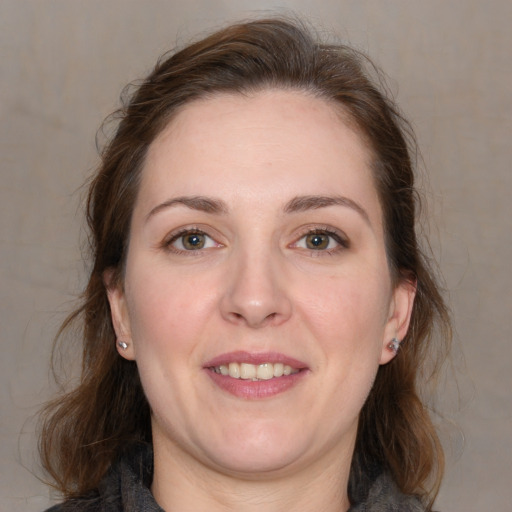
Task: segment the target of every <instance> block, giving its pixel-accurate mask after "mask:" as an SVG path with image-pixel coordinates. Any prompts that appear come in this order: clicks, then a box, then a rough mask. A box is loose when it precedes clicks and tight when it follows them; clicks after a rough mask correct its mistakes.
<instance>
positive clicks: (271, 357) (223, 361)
mask: <svg viewBox="0 0 512 512" xmlns="http://www.w3.org/2000/svg"><path fill="white" fill-rule="evenodd" d="M229 363H249V364H254V365H258V364H264V363H282V364H287V365H289V366H291V367H292V368H295V369H298V370H300V369H304V368H307V365H306V364H305V363H303V362H302V361H299V360H298V359H295V358H293V357H289V356H287V355H285V354H280V353H279V352H245V351H243V350H238V351H235V352H227V353H225V354H220V355H218V356H216V357H214V358H213V359H210V360H209V361H207V362H206V363H205V364H204V367H205V368H212V367H215V366H221V365H228V364H229Z"/></svg>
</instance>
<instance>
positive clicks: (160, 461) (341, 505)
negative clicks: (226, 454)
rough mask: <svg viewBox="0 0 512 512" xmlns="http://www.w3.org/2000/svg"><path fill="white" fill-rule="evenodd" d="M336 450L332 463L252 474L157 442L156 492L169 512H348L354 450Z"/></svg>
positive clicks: (153, 488) (326, 462)
mask: <svg viewBox="0 0 512 512" xmlns="http://www.w3.org/2000/svg"><path fill="white" fill-rule="evenodd" d="M154 441H155V440H154ZM332 452H334V453H336V454H337V455H338V456H337V457H334V456H332V455H330V454H327V459H328V460H326V459H325V458H324V459H322V460H321V461H319V463H317V464H308V465H307V467H304V468H303V469H300V468H299V469H294V470H290V471H279V472H272V473H270V472H264V473H260V474H251V475H249V476H246V475H243V474H242V475H240V474H228V473H226V472H221V471H219V470H218V469H217V468H212V467H209V466H207V465H205V464H204V463H202V462H201V461H198V460H197V459H195V458H193V457H191V456H189V455H187V456H184V455H185V454H183V452H181V451H180V450H178V449H176V448H175V447H167V446H166V447H164V446H159V445H158V443H157V444H156V445H155V446H154V454H155V455H154V456H155V459H154V476H153V485H152V492H153V495H154V496H155V499H156V501H157V502H158V503H159V505H160V506H161V507H162V508H163V509H164V510H166V511H168V512H174V511H179V512H197V511H198V510H208V511H209V512H228V511H235V510H236V511H237V512H256V511H257V512H261V510H262V509H264V510H265V512H289V511H290V510H296V511H297V512H318V511H319V510H321V511H322V512H346V511H347V510H348V509H349V507H350V503H349V500H348V496H347V485H348V477H349V471H350V460H351V456H352V452H351V451H350V452H349V453H345V454H341V456H340V452H339V451H338V450H332ZM329 459H332V460H329Z"/></svg>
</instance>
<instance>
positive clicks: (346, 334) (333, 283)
mask: <svg viewBox="0 0 512 512" xmlns="http://www.w3.org/2000/svg"><path fill="white" fill-rule="evenodd" d="M296 296H297V302H298V304H299V308H300V309H301V310H302V311H303V313H304V315H305V316H307V318H308V321H309V323H310V324H311V325H313V326H315V327H316V328H317V329H318V330H322V331H323V332H324V333H326V334H327V333H328V334H329V337H330V338H331V339H334V340H339V341H340V340H344V341H345V342H346V343H349V344H352V343H357V344H360V343H361V342H362V341H363V340H364V339H368V338H370V339H376V338H378V337H379V334H381V333H382V330H383V328H384V326H385V323H386V320H387V314H388V310H389V299H390V292H389V286H388V284H387V282H383V280H382V279H381V278H379V277H378V276H375V275H374V276H372V275H366V276H364V275H363V274H361V275H352V276H336V277H330V278H325V279H322V280H318V281H317V282H315V283H310V282H307V281H306V282H304V284H303V287H302V290H300V291H299V290H298V291H297V292H296ZM379 341H380V340H379Z"/></svg>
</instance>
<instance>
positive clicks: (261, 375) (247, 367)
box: [212, 363, 299, 380]
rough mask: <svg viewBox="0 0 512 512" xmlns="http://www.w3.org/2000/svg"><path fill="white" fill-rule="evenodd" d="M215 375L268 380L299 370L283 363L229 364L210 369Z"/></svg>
mask: <svg viewBox="0 0 512 512" xmlns="http://www.w3.org/2000/svg"><path fill="white" fill-rule="evenodd" d="M212 370H213V371H214V372H215V373H219V374H221V375H225V376H226V375H229V376H230V377H231V378H233V379H243V380H269V379H272V378H274V377H282V376H283V375H291V374H293V373H297V372H298V371H299V370H297V369H295V368H292V367H291V366H289V365H287V364H283V363H263V364H258V365H256V364H249V363H229V365H225V364H221V365H220V366H215V367H213V368H212Z"/></svg>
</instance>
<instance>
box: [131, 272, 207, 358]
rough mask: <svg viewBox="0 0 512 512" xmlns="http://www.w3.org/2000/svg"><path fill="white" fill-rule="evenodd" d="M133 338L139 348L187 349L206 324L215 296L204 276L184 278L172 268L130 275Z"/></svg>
mask: <svg viewBox="0 0 512 512" xmlns="http://www.w3.org/2000/svg"><path fill="white" fill-rule="evenodd" d="M127 284H128V286H129V288H127V296H128V297H131V301H129V303H128V309H129V314H130V324H131V331H132V338H133V340H134V344H135V347H136V348H139V349H142V348H143V347H147V346H148V345H151V348H152V349H153V350H158V351H169V350H173V351H180V350H186V349H187V348H190V347H187V345H190V340H193V339H195V338H196V334H197V333H198V332H199V331H200V330H201V329H202V328H204V321H205V319H207V318H208V316H209V315H208V313H209V311H210V310H211V304H212V302H213V300H214V297H212V295H211V294H208V290H209V289H210V290H215V288H214V287H211V286H208V285H206V286H205V282H204V279H202V280H200V279H198V278H194V277H193V276H190V278H184V277H183V276H179V275H176V273H174V272H170V271H169V269H156V268H154V267H153V271H152V272H144V273H142V272H139V273H138V274H137V275H132V276H127Z"/></svg>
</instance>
